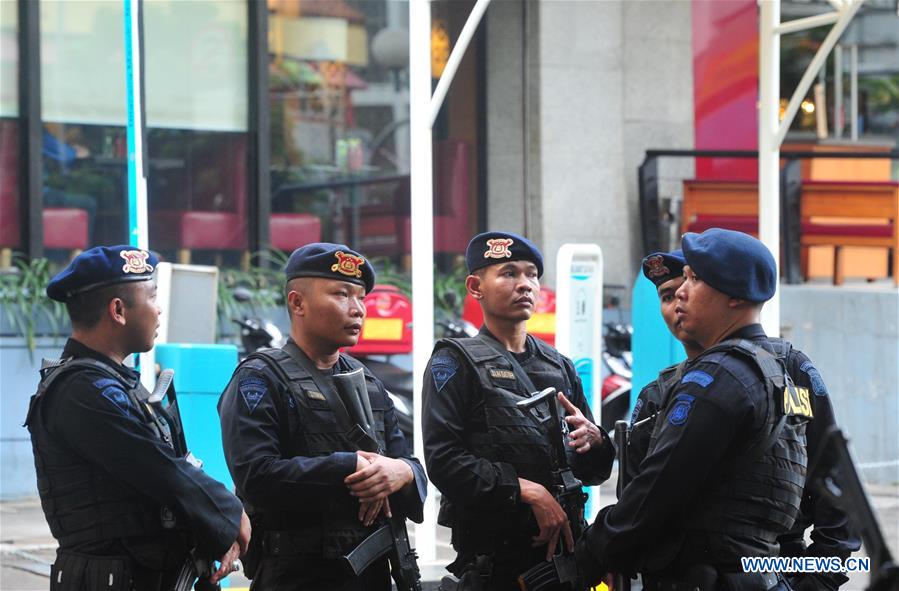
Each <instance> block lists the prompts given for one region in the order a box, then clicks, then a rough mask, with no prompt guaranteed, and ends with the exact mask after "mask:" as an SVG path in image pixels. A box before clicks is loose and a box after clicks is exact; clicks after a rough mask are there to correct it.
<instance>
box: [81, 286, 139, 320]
mask: <svg viewBox="0 0 899 591" xmlns="http://www.w3.org/2000/svg"><path fill="white" fill-rule="evenodd" d="M113 298H119V299H120V300H122V302H124V303H125V306H128V307H131V306H133V305H134V302H135V301H136V298H135V295H134V283H116V284H113V285H109V286H107V287H101V288H98V289H95V290H91V291H88V292H85V293H80V294H77V295H73V296H72V297H70V298H69V299H68V300H67V301H66V309H67V310H68V311H69V318H70V319H71V320H72V326H73V327H78V328H93V327H95V326H97V324H99V323H100V319H101V318H102V317H103V311H104V310H106V306H107V305H108V304H109V300H111V299H113Z"/></svg>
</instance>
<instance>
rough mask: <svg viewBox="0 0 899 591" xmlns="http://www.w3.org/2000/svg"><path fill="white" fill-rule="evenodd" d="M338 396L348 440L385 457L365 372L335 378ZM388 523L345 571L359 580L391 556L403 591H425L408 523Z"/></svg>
mask: <svg viewBox="0 0 899 591" xmlns="http://www.w3.org/2000/svg"><path fill="white" fill-rule="evenodd" d="M333 378H334V385H335V387H336V390H337V395H338V396H339V397H340V400H341V401H342V402H343V405H344V407H345V408H346V410H347V414H348V415H349V417H350V421H351V422H352V423H353V426H352V427H351V428H350V430H349V431H348V432H347V438H349V440H350V441H352V442H353V443H354V444H355V445H356V446H357V447H358V448H359V449H360V450H363V451H370V452H373V453H379V454H383V453H384V450H383V449H381V446H380V445H379V444H378V440H377V438H376V437H375V432H374V416H373V414H372V411H371V402H370V401H369V399H368V389H367V388H366V386H365V376H364V374H363V372H362V369H361V368H360V369H357V370H356V371H352V372H349V373H343V374H337V375H335V376H333ZM384 521H385V523H384V525H382V526H381V527H379V528H378V529H376V530H375V531H374V532H373V533H372V534H370V535H369V536H368V537H367V538H365V539H364V540H362V542H360V543H359V545H358V546H356V547H355V548H354V549H353V550H352V551H351V552H350V553H349V554H347V555H346V556H344V557H343V558H342V562H343V564H344V566H345V568H346V569H347V570H348V571H349V572H352V573H353V574H354V575H355V576H359V574H360V573H362V572H363V571H364V570H365V569H366V568H368V566H370V565H371V564H372V563H373V562H375V561H376V560H378V559H379V558H381V557H382V556H385V555H387V557H388V560H389V561H390V574H391V576H392V577H393V580H394V582H395V583H396V587H397V589H399V591H421V572H420V571H419V569H418V560H417V559H418V557H417V555H416V554H415V550H414V549H413V548H412V546H411V545H410V544H409V534H408V532H407V531H406V519H405V517H401V516H399V515H394V516H393V517H391V518H389V519H386V520H384Z"/></svg>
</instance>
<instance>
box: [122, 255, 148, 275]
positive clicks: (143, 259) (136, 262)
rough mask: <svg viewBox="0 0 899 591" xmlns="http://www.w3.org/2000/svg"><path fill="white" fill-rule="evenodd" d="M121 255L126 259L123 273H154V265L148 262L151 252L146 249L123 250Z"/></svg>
mask: <svg viewBox="0 0 899 591" xmlns="http://www.w3.org/2000/svg"><path fill="white" fill-rule="evenodd" d="M119 255H120V256H121V257H122V258H123V259H125V264H124V265H123V266H122V272H123V273H152V272H153V265H151V264H149V263H148V262H147V259H148V258H150V253H149V252H147V251H146V250H123V251H122V252H120V253H119Z"/></svg>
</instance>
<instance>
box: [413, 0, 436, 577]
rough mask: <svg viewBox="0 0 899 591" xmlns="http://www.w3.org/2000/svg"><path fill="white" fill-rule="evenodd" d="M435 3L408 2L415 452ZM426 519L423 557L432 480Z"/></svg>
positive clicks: (426, 294) (428, 338) (428, 556)
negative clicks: (433, 12) (432, 20)
mask: <svg viewBox="0 0 899 591" xmlns="http://www.w3.org/2000/svg"><path fill="white" fill-rule="evenodd" d="M430 104H431V3H430V0H410V2H409V119H410V123H409V128H410V130H409V131H410V143H411V146H410V147H411V154H410V167H411V171H410V181H409V182H410V189H411V191H410V193H411V196H412V204H411V208H412V210H411V214H410V217H411V225H412V244H413V245H414V248H412V253H411V255H412V372H413V380H414V384H413V386H414V390H413V401H414V402H413V405H414V407H415V408H414V415H413V416H414V421H415V422H414V425H413V434H414V438H415V455H416V457H418V458H424V441H423V439H422V430H421V409H422V396H421V394H422V387H423V386H424V371H425V366H426V365H427V363H428V359H429V358H430V355H431V349H432V348H433V347H434V201H433V185H432V182H433V181H432V177H433V170H432V162H431V151H432V145H431V119H430V118H429V117H428V107H429V106H430ZM428 489H429V494H428V499H427V501H426V503H425V510H424V521H423V523H421V524H420V525H417V526H416V527H415V545H416V547H417V550H418V554H419V556H420V557H421V559H422V562H423V563H427V562H433V561H434V560H435V558H436V556H437V543H436V542H437V540H436V536H435V534H436V529H437V526H436V524H437V510H436V504H435V500H434V492H435V491H434V489H433V486H432V485H431V484H428Z"/></svg>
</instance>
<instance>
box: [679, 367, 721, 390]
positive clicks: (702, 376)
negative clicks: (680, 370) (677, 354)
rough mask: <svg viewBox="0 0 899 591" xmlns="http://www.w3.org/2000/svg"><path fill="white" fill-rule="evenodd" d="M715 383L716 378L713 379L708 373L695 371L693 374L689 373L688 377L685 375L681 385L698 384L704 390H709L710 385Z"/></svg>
mask: <svg viewBox="0 0 899 591" xmlns="http://www.w3.org/2000/svg"><path fill="white" fill-rule="evenodd" d="M714 381H715V378H713V377H712V376H710V375H709V374H707V373H706V372H704V371H701V370H698V369H695V370H693V371H691V372H688V373H687V375H685V376H684V377H683V379H681V381H680V383H681V384H690V383H693V384H698V385H700V386H702V387H703V388H707V387H708V386H709V384H711V383H712V382H714Z"/></svg>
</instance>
